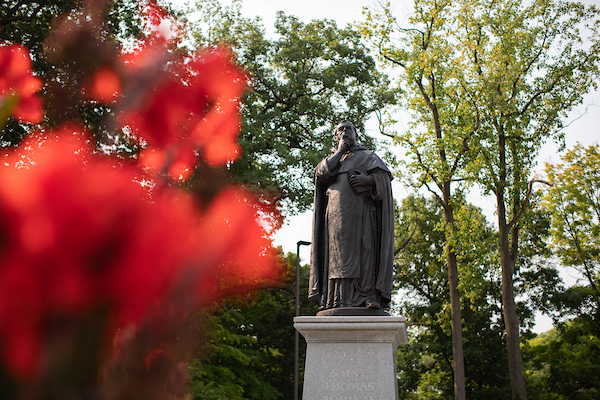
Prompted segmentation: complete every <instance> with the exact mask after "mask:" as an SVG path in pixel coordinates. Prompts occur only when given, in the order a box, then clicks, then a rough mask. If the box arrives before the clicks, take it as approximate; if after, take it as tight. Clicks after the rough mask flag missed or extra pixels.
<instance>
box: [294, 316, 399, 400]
mask: <svg viewBox="0 0 600 400" xmlns="http://www.w3.org/2000/svg"><path fill="white" fill-rule="evenodd" d="M294 327H295V328H296V329H297V330H298V332H300V334H302V336H304V338H305V339H306V343H307V347H306V366H305V372H304V390H303V396H302V399H303V400H394V399H398V383H397V378H396V350H397V349H398V345H399V344H401V343H406V342H407V338H406V326H405V323H404V318H403V317H391V316H314V317H313V316H306V317H296V318H294Z"/></svg>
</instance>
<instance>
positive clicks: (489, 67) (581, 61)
mask: <svg viewBox="0 0 600 400" xmlns="http://www.w3.org/2000/svg"><path fill="white" fill-rule="evenodd" d="M457 12H458V14H457V18H458V21H459V22H460V25H459V29H458V30H457V40H458V41H459V42H460V43H461V46H462V48H461V51H462V54H463V56H464V67H465V68H466V69H467V70H468V71H469V74H470V77H471V82H472V83H473V85H472V86H471V87H472V88H474V89H475V91H473V92H472V93H471V96H473V97H474V98H477V101H478V104H479V108H480V110H481V113H482V126H481V128H480V129H479V130H478V132H477V142H476V143H477V147H478V151H479V156H480V161H479V162H478V163H474V164H472V166H473V176H474V179H475V180H476V181H477V182H478V183H479V184H480V185H481V186H482V187H483V188H484V189H485V192H487V193H491V194H493V195H494V196H495V197H496V204H497V206H496V212H497V216H498V230H499V236H498V246H499V251H500V263H501V266H502V302H503V308H504V320H505V324H506V330H507V348H508V354H509V373H510V378H511V391H512V393H513V396H514V397H517V398H521V399H525V398H526V396H527V394H526V390H525V382H524V379H523V373H522V361H521V360H522V357H521V351H520V334H519V318H518V316H517V310H516V304H515V300H514V287H513V279H514V277H515V275H516V274H518V266H519V263H518V254H519V234H520V231H521V224H522V221H521V217H522V215H523V212H524V210H525V209H526V208H527V204H528V201H529V198H530V193H531V189H532V184H533V183H535V182H536V180H534V179H532V178H531V174H532V168H533V166H534V165H535V164H534V163H535V157H536V155H537V153H538V149H539V147H540V146H541V144H542V143H543V142H544V141H545V140H546V139H547V138H550V137H554V138H556V139H558V140H560V138H561V135H562V134H563V133H562V128H563V127H564V117H565V115H566V113H567V112H568V111H569V110H570V109H571V108H572V107H573V106H575V105H577V104H579V103H580V102H581V101H582V96H583V94H585V93H586V92H587V91H588V90H590V88H592V87H596V83H595V79H596V77H597V76H598V61H599V56H600V39H599V37H600V36H598V28H599V27H600V20H599V19H598V15H599V13H598V10H597V9H596V8H595V7H593V6H592V7H588V8H586V7H585V6H583V5H581V4H578V3H570V2H554V1H545V0H544V1H535V2H532V3H522V2H520V1H512V0H510V1H491V2H488V1H480V2H470V1H469V2H467V1H464V2H461V3H460V7H459V9H458V10H457Z"/></svg>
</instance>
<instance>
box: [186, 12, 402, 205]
mask: <svg viewBox="0 0 600 400" xmlns="http://www.w3.org/2000/svg"><path fill="white" fill-rule="evenodd" d="M196 9H197V10H199V13H200V16H199V19H200V21H202V22H203V23H202V24H199V25H198V28H197V29H194V30H193V37H194V39H195V43H196V45H200V46H211V45H214V44H216V43H225V44H227V45H229V46H231V48H232V50H233V51H234V52H235V54H236V55H237V59H238V62H239V63H240V64H241V65H243V66H244V68H246V70H247V71H248V72H249V73H250V75H251V77H252V78H251V91H250V92H249V93H248V94H247V96H246V97H245V99H244V107H243V110H242V115H243V126H242V135H241V139H240V140H241V142H240V143H241V144H242V147H243V148H244V150H245V151H244V154H243V155H242V157H241V158H240V159H239V160H238V161H236V162H235V163H233V164H232V165H231V172H232V174H233V178H234V180H236V181H238V182H241V183H244V184H245V185H247V186H252V187H255V188H256V189H257V190H258V191H260V192H261V193H263V194H264V195H265V196H266V195H268V194H270V195H271V198H272V200H273V201H275V202H277V203H278V204H279V205H281V206H283V207H282V209H283V210H284V211H285V212H287V213H292V214H294V213H296V212H298V211H304V210H306V209H307V208H308V207H309V206H310V205H311V204H312V198H313V187H312V171H313V168H314V166H315V165H316V164H317V163H318V161H320V159H322V158H323V157H324V156H325V155H326V154H328V153H329V152H330V148H331V146H332V143H333V142H332V140H333V139H332V137H333V136H332V132H333V127H334V126H335V125H336V124H337V123H338V122H339V121H340V120H342V119H348V120H351V121H353V122H354V123H355V125H356V126H357V127H358V129H359V130H360V131H362V132H364V124H365V122H366V120H367V119H368V118H369V116H370V115H371V114H372V113H373V112H374V111H377V110H381V109H382V108H384V107H385V106H386V105H388V104H393V103H395V101H396V92H395V91H394V90H393V88H390V86H389V81H388V79H387V77H386V76H385V75H384V74H382V73H381V72H380V71H379V70H378V68H377V67H376V65H375V61H374V59H373V58H372V57H371V56H370V55H369V50H368V49H367V48H366V46H365V45H364V44H363V43H362V42H361V37H360V34H359V33H358V32H357V31H356V30H353V29H352V28H349V27H346V28H338V27H337V25H336V23H335V22H334V21H331V20H313V21H311V22H302V21H299V20H298V19H297V18H295V17H293V16H286V15H284V14H283V13H278V15H277V19H276V21H275V36H274V38H269V37H266V35H265V28H264V27H263V26H262V24H261V22H260V19H258V18H255V19H249V18H244V17H242V16H241V2H240V1H234V2H233V3H232V5H231V7H225V8H222V7H221V6H220V5H219V4H218V3H216V2H214V1H199V2H197V3H196ZM361 140H362V141H364V142H365V143H367V144H373V139H372V138H371V137H369V136H367V135H362V136H361Z"/></svg>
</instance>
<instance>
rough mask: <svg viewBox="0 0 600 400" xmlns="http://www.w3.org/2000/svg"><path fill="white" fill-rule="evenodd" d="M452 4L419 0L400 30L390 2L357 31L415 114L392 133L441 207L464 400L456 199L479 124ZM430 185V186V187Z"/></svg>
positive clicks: (458, 386) (458, 390)
mask: <svg viewBox="0 0 600 400" xmlns="http://www.w3.org/2000/svg"><path fill="white" fill-rule="evenodd" d="M452 4H453V2H452V1H428V0H426V1H416V2H415V7H414V13H413V14H412V15H411V19H410V22H411V24H412V26H411V27H408V28H404V27H401V26H399V25H398V24H397V21H396V18H395V17H394V16H393V15H392V13H391V8H390V3H389V2H388V3H387V4H386V5H385V6H384V7H383V9H382V10H380V11H378V12H371V11H367V12H366V16H367V20H366V22H365V23H363V24H362V25H361V26H362V32H363V34H364V35H365V36H366V37H367V38H369V39H370V40H371V41H372V42H373V44H374V46H375V48H376V49H377V51H378V54H379V55H380V57H381V58H382V60H384V62H385V63H386V64H387V65H391V66H395V67H400V68H402V71H403V75H402V79H403V82H404V89H405V95H406V105H407V106H408V107H409V108H410V109H411V111H413V112H414V121H413V122H412V123H411V130H410V131H407V132H405V133H403V134H399V135H395V134H391V136H392V137H393V138H394V140H395V141H397V143H399V144H400V145H403V146H405V147H406V148H407V150H408V155H409V156H411V157H412V160H411V163H410V165H409V171H410V172H412V173H413V174H414V175H416V176H417V178H416V179H415V180H414V181H413V182H412V183H413V185H414V186H416V187H419V186H425V187H426V188H427V189H428V190H429V191H430V192H431V193H433V194H434V196H435V198H436V199H437V200H438V201H439V203H440V205H441V206H442V209H443V211H444V219H445V226H446V228H445V232H446V233H445V238H446V239H445V249H446V265H447V269H448V277H449V280H448V284H449V286H450V290H449V296H450V304H451V310H452V316H451V321H452V323H451V325H452V340H453V346H452V348H453V358H452V360H453V370H454V388H455V398H456V399H464V398H465V375H464V361H463V358H464V356H463V340H462V326H461V319H462V318H461V305H460V298H461V294H460V290H459V281H458V261H457V257H459V256H460V255H459V254H457V250H456V249H455V247H454V245H453V241H454V240H455V239H454V236H455V235H456V225H455V223H456V221H455V204H454V202H455V201H456V195H455V193H454V190H455V187H456V186H457V181H460V180H461V179H462V178H463V176H462V175H464V173H463V169H462V168H463V166H464V165H465V164H467V163H468V159H469V157H470V156H471V154H470V151H469V142H470V141H471V140H472V137H473V135H474V133H475V132H476V131H477V129H478V128H479V125H480V121H479V112H478V109H477V107H476V104H475V102H474V100H473V99H472V98H471V97H469V96H470V93H469V92H468V91H465V90H464V82H465V80H466V79H465V77H464V76H463V73H464V72H463V68H462V66H461V64H460V61H461V60H460V58H459V57H458V56H457V54H458V51H457V50H456V46H455V44H454V43H452V42H451V41H450V40H448V37H449V36H451V31H452V29H453V28H454V26H455V25H454V24H453V22H452V21H450V23H448V22H449V17H450V16H451V12H452ZM430 184H433V185H434V188H432V187H430V186H429V185H430Z"/></svg>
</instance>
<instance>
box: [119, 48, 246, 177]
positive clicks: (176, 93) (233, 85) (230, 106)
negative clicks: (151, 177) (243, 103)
mask: <svg viewBox="0 0 600 400" xmlns="http://www.w3.org/2000/svg"><path fill="white" fill-rule="evenodd" d="M159 58H160V54H159V53H156V48H155V47H150V48H143V49H141V50H139V51H138V52H136V53H134V54H132V55H129V56H127V57H126V58H125V60H126V61H125V62H126V63H125V66H126V67H128V68H129V70H131V71H132V75H133V74H137V75H142V76H143V75H144V74H143V72H142V71H140V70H143V69H144V68H146V66H150V67H151V69H154V68H155V66H154V65H153V60H157V59H159ZM158 79H159V83H158V85H157V86H156V89H155V90H153V91H152V92H150V93H145V96H140V97H143V99H142V98H140V99H139V102H140V103H141V104H139V105H138V106H137V107H136V108H135V109H132V110H129V111H128V112H125V113H124V114H123V116H122V118H121V122H122V123H123V124H124V125H126V126H129V128H130V129H131V130H132V132H133V134H134V135H135V136H137V137H139V138H140V139H143V140H145V141H147V142H148V143H149V144H150V145H151V146H153V147H159V148H162V149H165V148H167V147H168V146H176V147H178V148H179V149H182V150H183V151H186V152H189V151H190V150H189V149H197V150H199V151H200V152H201V154H202V155H203V157H204V159H205V160H206V161H207V162H208V163H209V164H211V165H222V164H225V163H226V162H228V161H232V160H235V159H236V158H237V157H239V155H240V147H239V145H238V144H237V141H236V140H237V134H238V132H239V129H240V124H241V120H240V116H239V102H240V99H241V96H242V94H243V92H244V90H245V89H246V87H247V77H246V75H245V74H244V73H243V72H242V71H241V70H240V69H239V68H238V67H236V66H235V65H233V64H232V62H231V55H230V54H228V53H227V52H225V51H224V50H212V51H209V52H206V53H204V54H201V55H198V56H196V57H195V58H193V59H192V60H189V61H188V62H184V61H183V60H180V61H179V62H177V63H176V64H175V65H173V66H172V67H171V71H170V73H169V74H168V75H167V76H161V77H158ZM160 79H162V81H160ZM155 83H156V82H155ZM181 158H184V159H186V158H187V159H189V157H188V156H187V155H186V156H183V157H181V156H180V155H175V156H174V159H181ZM188 167H193V165H189V166H188ZM179 169H185V168H181V167H180V168H179Z"/></svg>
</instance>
